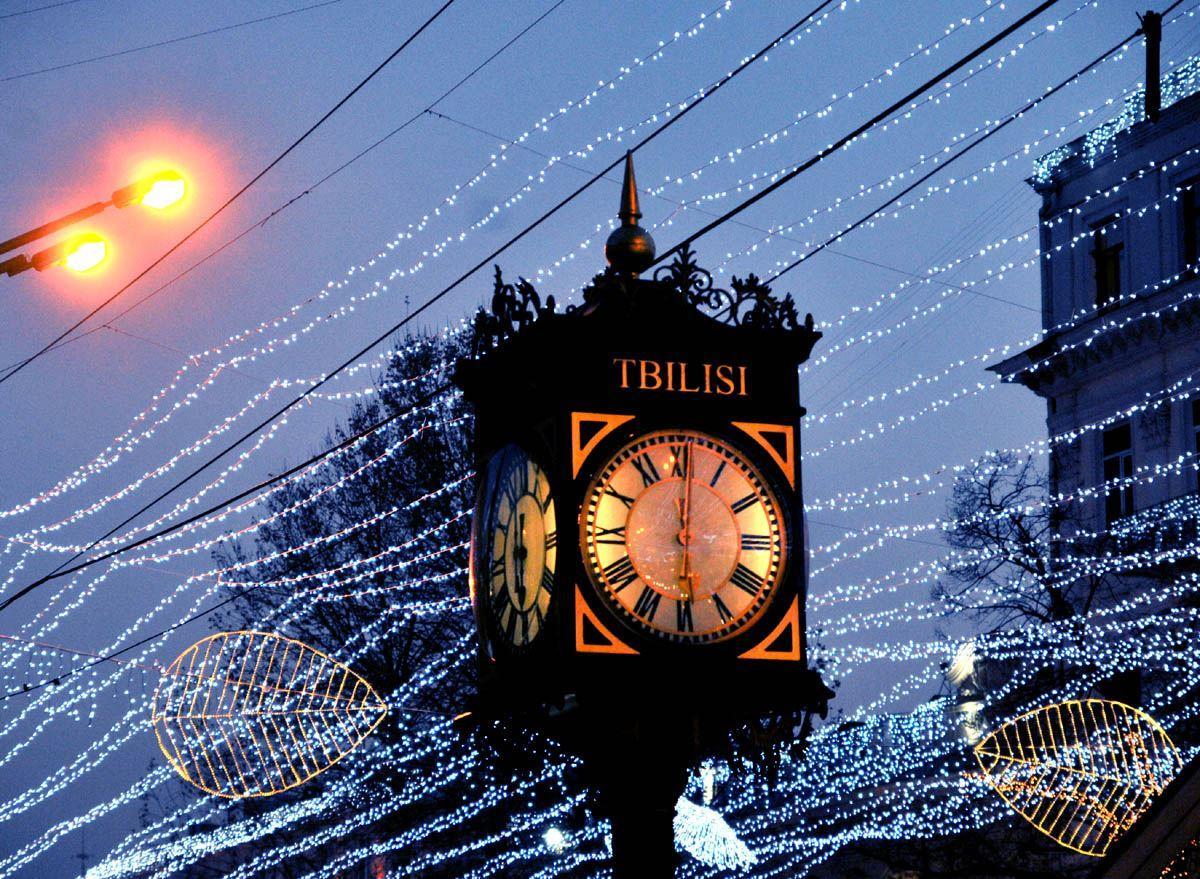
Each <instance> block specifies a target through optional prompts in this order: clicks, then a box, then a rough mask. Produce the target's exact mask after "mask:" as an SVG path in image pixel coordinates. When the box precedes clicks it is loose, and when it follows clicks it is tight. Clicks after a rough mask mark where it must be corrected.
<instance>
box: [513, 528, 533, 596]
mask: <svg viewBox="0 0 1200 879" xmlns="http://www.w3.org/2000/svg"><path fill="white" fill-rule="evenodd" d="M516 543H517V545H516V546H515V547H513V557H514V558H515V559H516V562H517V582H516V587H517V601H519V602H521V604H522V605H523V604H525V557H526V556H527V555H529V551H528V550H527V549H525V514H524V513H518V514H517V540H516Z"/></svg>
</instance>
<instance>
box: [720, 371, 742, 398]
mask: <svg viewBox="0 0 1200 879" xmlns="http://www.w3.org/2000/svg"><path fill="white" fill-rule="evenodd" d="M717 381H718V382H720V384H718V385H717V394H719V395H720V396H722V397H728V396H730V395H731V394H732V393H733V391H734V388H736V387H737V386H736V385H735V384H734V383H733V367H732V366H730V365H729V364H728V363H718V364H717Z"/></svg>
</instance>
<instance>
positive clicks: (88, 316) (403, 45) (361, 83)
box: [0, 0, 455, 384]
mask: <svg viewBox="0 0 1200 879" xmlns="http://www.w3.org/2000/svg"><path fill="white" fill-rule="evenodd" d="M454 2H455V0H446V2H445V3H443V4H442V5H441V6H440V7H438V10H437V11H436V12H435V13H433V15H431V16H430V17H429V18H427V19H425V21H424V22H423V23H422V24H421V26H420V27H418V28H417V29H416V30H415V31H413V32H412V33H411V34H410V35H409V36H408V38H407V39H405V40H404V42H403V43H401V44H400V45H399V46H398V47H396V49H395V50H394V51H393V52H392V53H391V54H390V55H388V56H387V58H385V59H383V61H382V62H380V64H379V65H378V66H377V67H376V68H375V69H374V70H372V71H371V72H370V73H368V74H367V75H366V77H365V78H363V79H362V80H360V81H359V83H358V85H356V86H355V87H354V88H352V89H351V90H350V91H349V92H347V93H346V94H345V96H343V97H342V98H341V100H339V101H338V102H337V103H336V104H334V105H333V107H331V108H330V109H329V110H328V111H326V113H325V114H324V115H323V116H322V117H321V118H320V119H318V120H317V121H316V122H314V123H313V124H312V125H311V126H310V127H309V128H308V130H307V131H305V132H304V133H303V134H302V135H300V137H298V138H296V140H294V141H292V143H291V145H290V146H288V148H287V149H285V150H284V151H283V152H281V153H280V154H279V155H278V156H276V157H275V158H274V159H272V160H271V161H270V163H268V164H267V166H266V167H265V168H263V169H262V170H261V171H259V172H258V173H257V174H255V175H254V176H253V177H252V178H251V179H250V181H249V182H248V183H246V184H245V185H244V186H242V188H241V189H239V190H238V191H237V192H235V193H234V194H233V195H231V196H230V197H229V198H228V199H227V200H226V201H225V202H224V204H222V205H221V206H220V207H219V208H217V209H216V210H215V211H213V212H212V213H211V214H209V215H208V216H207V217H205V218H204V219H203V220H202V221H201V222H200V224H199V225H197V226H196V227H194V228H193V229H192V230H191V231H190V232H188V233H187V234H186V235H184V236H183V237H182V238H181V239H179V240H178V241H177V242H175V243H174V244H172V245H171V246H170V247H169V248H168V249H167V250H166V252H165V253H163V254H162V255H161V256H159V257H158V258H157V259H155V260H154V261H153V262H151V263H150V265H148V266H146V268H144V269H142V270H141V271H140V272H138V273H137V274H136V275H134V276H133V278H131V279H130V280H129V281H127V282H126V283H125V284H124V285H122V286H121V287H120V288H119V289H118V290H117V292H115V293H113V294H112V295H111V296H109V297H108V298H107V299H105V300H104V301H103V302H101V303H100V304H99V305H97V306H96V307H95V308H93V309H92V310H91V311H89V312H88V313H87V314H85V315H84V316H83V317H81V318H80V319H79V320H77V321H76V322H75V323H74V324H72V325H71V326H70V327H68V328H67V329H65V330H63V331H62V332H61V333H59V334H58V336H56V337H55V338H54V339H52V340H51V341H50V342H49V343H48V344H46V345H44V346H43V347H42V348H41V349H40V350H38V351H36V352H35V353H33V354H31V355H30V356H29V357H26V358H25V359H24V360H22V361H21V362H20V363H18V364H17V365H16V366H14V367H13V368H12V369H10V370H9V371H8V372H6V373H5V374H4V375H3V376H0V384H4V382H6V381H8V380H9V379H10V378H12V377H13V376H14V375H16V374H17V373H19V372H20V371H21V370H23V369H24V368H25V367H26V366H28V365H29V364H30V363H33V361H35V360H37V359H38V358H39V357H41V356H42V355H43V354H45V353H46V352H47V351H49V350H50V349H51V348H52V347H53V346H54V345H56V344H57V343H58V342H60V341H62V340H63V339H64V338H65V337H66V336H68V335H70V334H71V333H73V332H75V330H77V329H79V327H80V326H82V325H83V324H84V323H86V322H87V321H88V320H90V319H91V318H92V317H94V316H95V315H96V314H98V313H99V312H100V311H101V310H102V309H104V308H105V307H107V306H108V305H109V303H111V302H112V301H113V300H114V299H116V298H117V297H118V296H120V295H121V294H122V293H124V292H125V291H126V290H128V289H129V288H130V287H132V286H133V285H134V284H136V283H137V282H138V281H140V280H141V279H142V278H144V277H145V276H146V275H148V274H149V273H150V272H151V271H152V270H154V269H155V268H156V267H157V266H158V265H159V264H160V263H162V262H163V261H164V260H165V259H166V258H167V257H169V256H170V255H171V254H172V253H174V252H175V251H176V250H178V249H179V248H180V247H182V246H183V245H184V244H185V243H187V242H188V241H190V240H191V239H192V237H193V236H195V235H196V234H197V233H198V232H200V230H201V229H203V228H204V227H205V226H207V225H208V224H209V223H211V222H212V221H213V220H214V219H216V218H217V217H218V216H219V215H220V214H221V213H222V212H223V211H224V210H225V209H226V208H228V207H229V206H230V205H231V204H233V203H234V202H235V201H237V200H238V198H240V197H241V196H242V195H243V194H244V193H245V192H246V191H247V190H248V189H250V187H251V186H253V185H254V184H255V183H257V182H258V181H259V180H261V179H262V178H263V177H265V176H266V175H267V173H268V172H269V171H270V170H271V169H272V168H274V167H275V166H276V165H278V164H279V163H280V162H282V161H283V160H284V159H285V158H286V157H287V156H288V155H289V154H290V153H291V152H292V151H293V150H294V149H296V147H298V146H300V144H302V143H303V142H304V141H305V140H307V139H308V137H309V136H310V135H311V134H312V133H313V132H315V131H316V130H317V129H318V128H320V127H321V125H323V124H324V123H325V121H326V120H328V119H329V117H330V116H332V115H333V114H334V113H336V112H337V111H338V110H340V109H341V108H342V106H343V105H344V104H345V103H346V102H347V101H349V100H350V99H351V98H353V97H354V96H355V95H356V94H358V92H359V91H360V90H362V88H363V87H364V86H366V84H367V83H369V82H370V81H371V80H372V79H374V78H375V77H376V75H377V74H379V73H380V71H382V70H383V69H384V68H385V67H387V66H388V64H390V63H391V62H392V61H393V60H394V59H395V58H396V57H397V56H398V55H399V54H400V53H401V52H403V51H404V50H405V49H406V48H408V46H409V44H410V43H412V42H413V40H415V39H416V38H417V37H419V36H420V35H421V34H422V33H423V32H424V31H425V29H426V28H428V27H429V26H430V25H432V24H433V23H434V22H435V21H437V19H438V18H439V17H441V15H442V13H443V12H445V11H446V10H447V9H449V8H450V6H451V5H452V4H453V3H454Z"/></svg>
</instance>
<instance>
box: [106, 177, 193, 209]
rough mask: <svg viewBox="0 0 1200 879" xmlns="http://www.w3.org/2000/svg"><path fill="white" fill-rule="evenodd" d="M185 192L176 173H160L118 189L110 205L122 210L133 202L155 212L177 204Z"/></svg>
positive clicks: (185, 186)
mask: <svg viewBox="0 0 1200 879" xmlns="http://www.w3.org/2000/svg"><path fill="white" fill-rule="evenodd" d="M186 192H187V183H186V182H185V181H184V179H183V175H182V174H180V173H179V172H178V171H160V172H159V173H157V174H154V175H152V176H150V177H146V178H145V179H143V180H139V181H137V182H136V183H130V184H129V185H128V186H125V187H122V188H121V189H118V190H117V191H116V192H114V193H113V194H112V203H113V205H115V206H116V207H119V208H124V207H128V206H129V205H131V204H133V203H134V202H135V201H136V202H138V203H139V204H141V205H144V206H146V207H148V208H153V209H154V210H156V211H162V210H166V209H167V208H169V207H171V205H174V204H178V203H179V202H180V201H181V200H182V199H183V196H184V194H185V193H186Z"/></svg>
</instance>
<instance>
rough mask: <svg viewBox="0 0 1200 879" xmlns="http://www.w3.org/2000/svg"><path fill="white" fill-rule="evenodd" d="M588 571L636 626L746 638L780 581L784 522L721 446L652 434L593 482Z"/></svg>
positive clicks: (738, 459)
mask: <svg viewBox="0 0 1200 879" xmlns="http://www.w3.org/2000/svg"><path fill="white" fill-rule="evenodd" d="M583 543H584V547H583V549H584V553H583V554H584V559H585V565H586V567H587V568H588V569H589V571H590V573H591V575H592V579H593V581H594V582H595V584H596V585H597V587H598V588H599V591H600V592H601V594H602V595H604V596H605V598H607V599H608V601H609V602H610V603H611V604H612V605H613V607H614V608H615V609H616V610H617V611H618V613H619V614H620V615H621V616H622V617H623V618H624V619H625V620H626V621H627V622H629V623H631V624H633V625H634V626H635V627H636V628H638V629H640V630H642V631H645V632H649V633H651V634H654V635H656V636H659V637H662V638H665V639H668V640H672V641H681V642H689V643H704V642H711V641H719V640H722V639H725V638H729V637H732V636H733V635H736V634H738V633H739V632H741V631H742V630H743V629H744V628H745V627H746V626H747V625H749V624H750V623H751V622H753V621H754V620H755V619H756V618H757V617H758V615H759V613H760V612H761V611H762V610H763V609H764V608H765V607H766V606H767V604H768V602H769V601H770V599H771V597H772V596H773V594H774V591H775V587H776V586H777V585H778V583H779V579H780V577H781V576H782V571H783V562H784V548H785V545H786V541H785V535H784V524H783V520H782V517H781V515H780V507H779V502H778V501H777V500H776V498H775V495H774V493H773V492H772V491H771V489H770V487H769V486H768V485H767V483H766V481H765V480H764V479H763V477H762V475H761V474H760V473H759V472H758V470H757V469H756V468H755V467H754V466H753V465H752V464H751V463H750V462H749V461H748V460H747V459H746V458H745V457H744V456H743V455H742V454H741V453H740V452H738V451H737V450H736V449H734V448H733V447H732V446H731V445H729V444H728V443H725V442H723V441H721V440H718V439H715V438H714V437H711V436H708V435H706V434H702V433H697V432H691V431H672V432H661V433H653V434H650V435H648V436H644V437H641V438H639V439H637V440H634V441H633V442H631V443H630V444H628V445H627V446H625V448H623V449H621V450H620V451H619V452H617V454H616V455H614V456H613V458H612V460H611V461H609V463H608V464H607V465H606V466H605V467H604V469H603V470H602V471H601V472H600V475H599V476H598V477H597V478H596V479H595V481H594V482H593V483H592V485H591V487H590V489H589V490H588V494H587V497H586V499H585V509H584V517H583Z"/></svg>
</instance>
